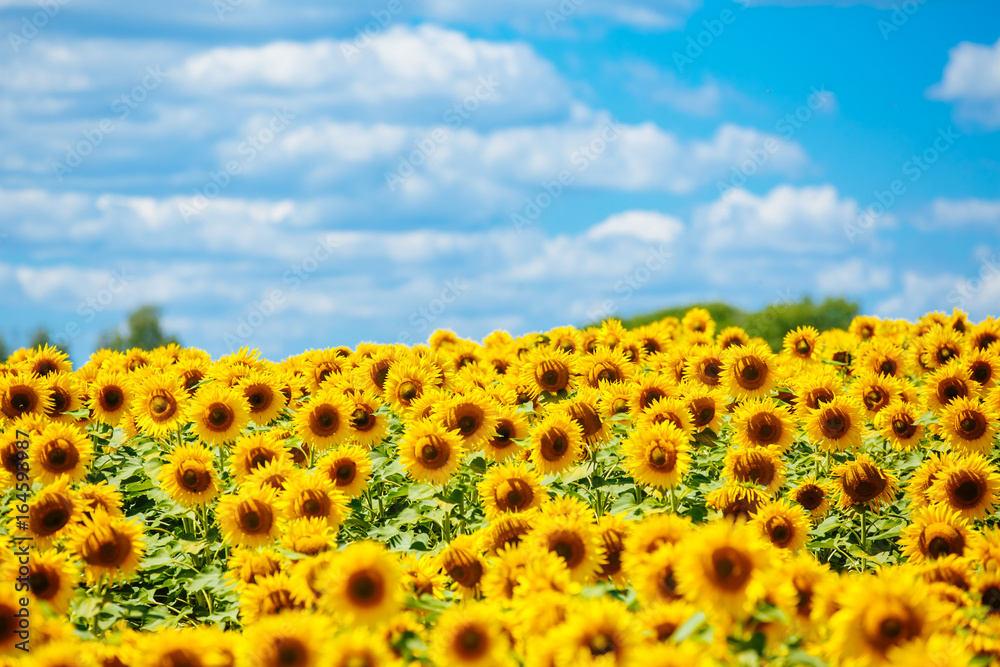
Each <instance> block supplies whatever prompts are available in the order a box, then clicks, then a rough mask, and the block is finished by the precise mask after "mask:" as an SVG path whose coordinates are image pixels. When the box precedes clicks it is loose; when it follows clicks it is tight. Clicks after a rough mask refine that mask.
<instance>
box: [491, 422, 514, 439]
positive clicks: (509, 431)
mask: <svg viewBox="0 0 1000 667" xmlns="http://www.w3.org/2000/svg"><path fill="white" fill-rule="evenodd" d="M496 431H497V438H495V439H494V444H495V443H496V441H497V440H510V439H511V437H512V436H513V435H514V425H513V424H511V423H510V422H508V421H506V420H504V421H501V422H500V423H499V424H497V428H496Z"/></svg>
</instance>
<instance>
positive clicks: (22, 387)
mask: <svg viewBox="0 0 1000 667" xmlns="http://www.w3.org/2000/svg"><path fill="white" fill-rule="evenodd" d="M51 410H52V394H51V391H50V390H49V388H48V386H47V385H46V383H45V382H44V381H43V380H42V379H41V378H40V377H38V376H37V375H34V374H32V375H6V376H0V411H2V412H3V413H4V415H6V417H7V419H10V420H14V419H17V418H18V417H21V416H23V415H32V414H35V415H43V414H45V413H46V412H49V411H51Z"/></svg>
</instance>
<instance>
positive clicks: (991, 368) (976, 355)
mask: <svg viewBox="0 0 1000 667" xmlns="http://www.w3.org/2000/svg"><path fill="white" fill-rule="evenodd" d="M961 363H962V365H963V366H964V367H965V369H966V370H967V371H969V377H970V378H971V379H972V381H973V382H975V383H977V384H979V386H980V387H981V388H982V389H984V390H986V389H992V388H993V387H995V386H997V379H998V378H1000V355H997V353H996V352H994V351H990V350H973V351H972V352H969V353H967V354H966V355H965V356H964V357H962V361H961Z"/></svg>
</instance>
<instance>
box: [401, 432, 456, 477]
mask: <svg viewBox="0 0 1000 667" xmlns="http://www.w3.org/2000/svg"><path fill="white" fill-rule="evenodd" d="M464 455H465V450H464V449H463V448H462V438H461V436H459V435H458V434H457V433H456V432H454V431H449V430H447V429H446V428H445V427H444V426H443V425H442V424H440V423H437V422H433V421H430V420H421V421H413V422H410V423H409V424H408V425H407V428H406V431H405V432H404V434H403V437H402V439H401V440H400V442H399V460H400V463H401V464H402V466H403V467H404V468H406V471H407V473H408V474H409V475H410V477H412V478H413V479H415V480H417V481H418V482H429V483H431V484H444V483H445V482H447V481H448V479H450V478H451V476H452V475H453V474H454V473H455V471H456V470H458V466H459V465H460V464H461V462H462V457H463V456H464Z"/></svg>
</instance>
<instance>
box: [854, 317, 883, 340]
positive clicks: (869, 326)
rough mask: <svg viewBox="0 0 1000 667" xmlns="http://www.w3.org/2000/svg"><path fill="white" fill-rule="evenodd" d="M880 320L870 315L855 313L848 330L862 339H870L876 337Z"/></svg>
mask: <svg viewBox="0 0 1000 667" xmlns="http://www.w3.org/2000/svg"><path fill="white" fill-rule="evenodd" d="M879 323H880V320H879V319H878V318H877V317H871V316H869V315H855V316H854V318H853V319H852V320H851V323H850V325H848V327H847V330H848V331H849V332H850V333H852V334H854V335H855V336H857V337H858V338H859V339H860V340H869V339H871V338H874V337H875V332H876V331H878V328H879Z"/></svg>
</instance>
